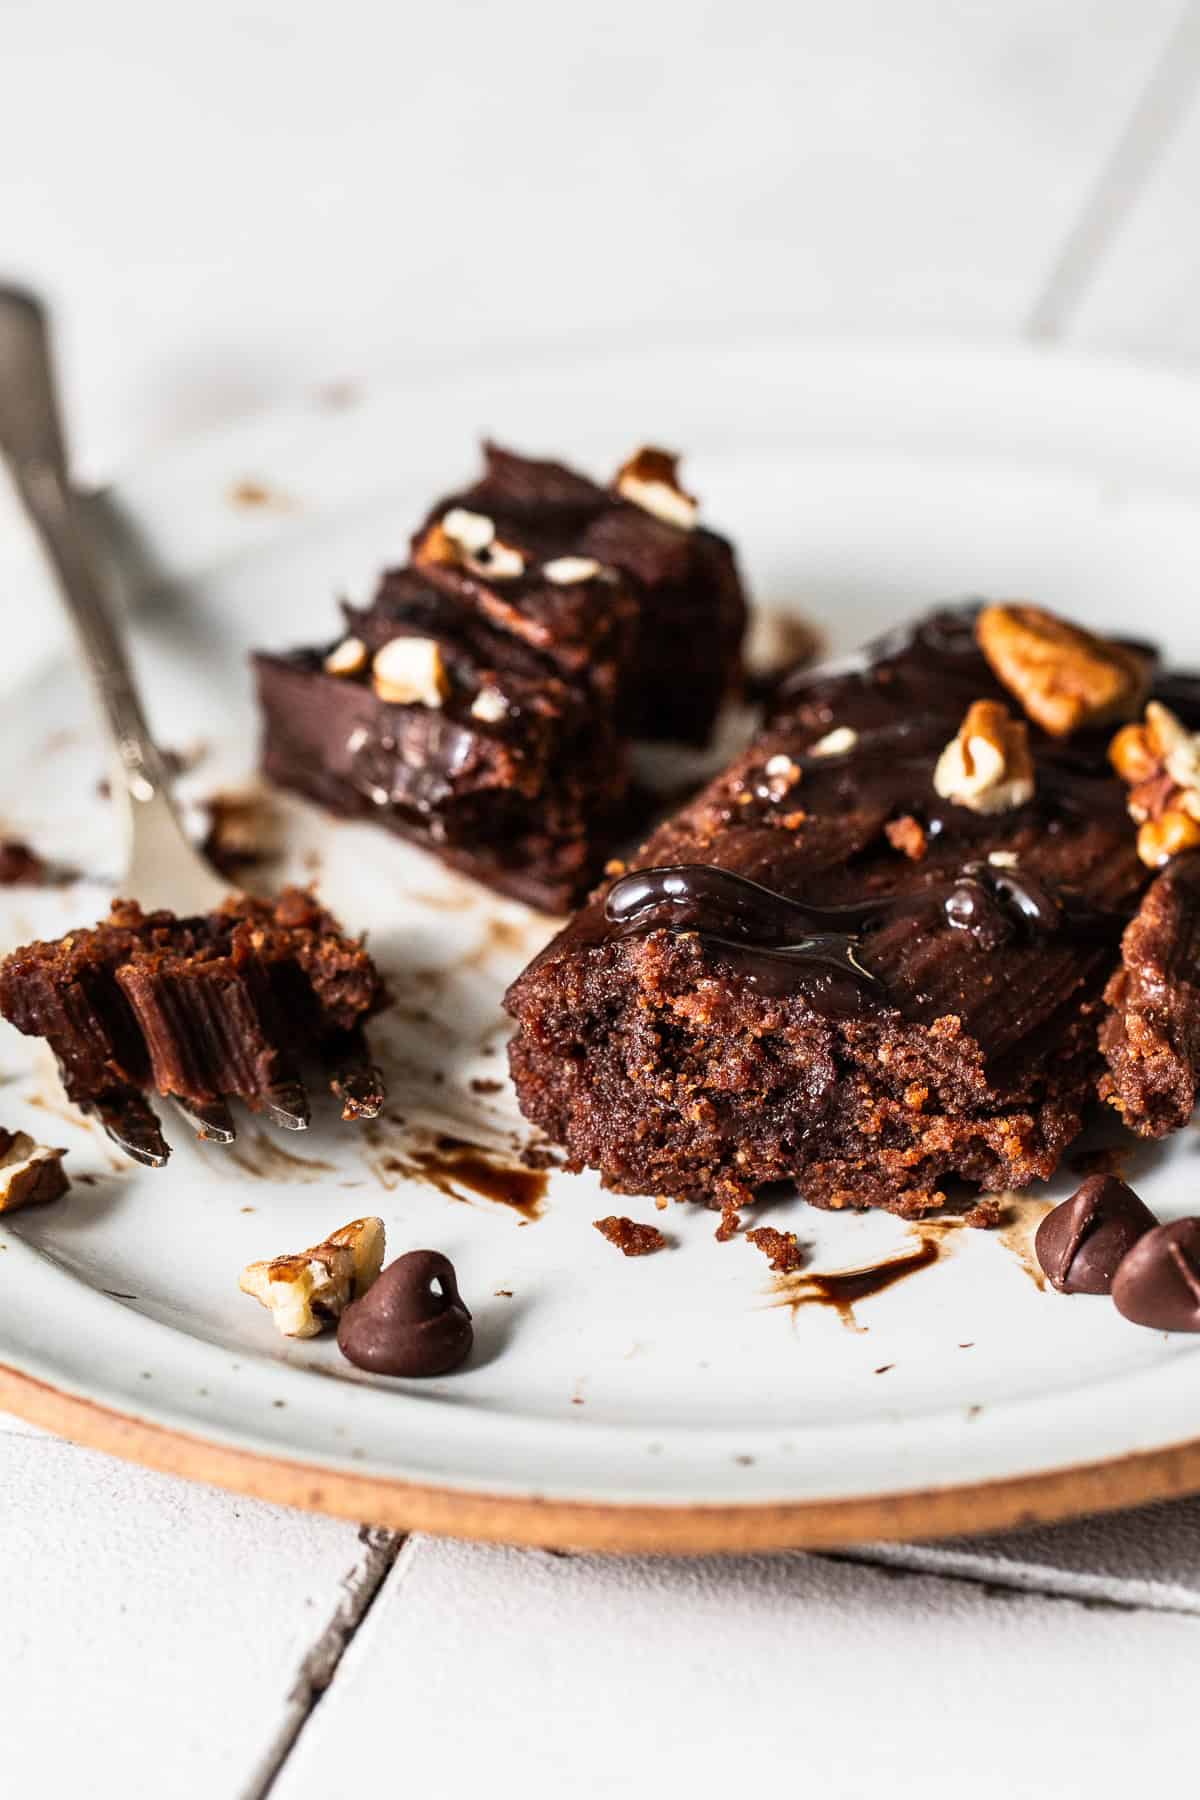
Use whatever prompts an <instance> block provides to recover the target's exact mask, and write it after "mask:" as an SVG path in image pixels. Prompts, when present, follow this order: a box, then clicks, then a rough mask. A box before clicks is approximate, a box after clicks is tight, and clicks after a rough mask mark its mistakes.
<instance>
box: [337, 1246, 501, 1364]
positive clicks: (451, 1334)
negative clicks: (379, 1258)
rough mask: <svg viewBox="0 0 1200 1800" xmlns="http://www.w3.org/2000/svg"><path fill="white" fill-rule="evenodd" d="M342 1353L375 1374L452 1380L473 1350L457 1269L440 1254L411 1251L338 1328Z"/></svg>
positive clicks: (387, 1271)
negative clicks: (452, 1376)
mask: <svg viewBox="0 0 1200 1800" xmlns="http://www.w3.org/2000/svg"><path fill="white" fill-rule="evenodd" d="M337 1337H338V1348H339V1349H340V1351H341V1353H342V1355H343V1356H344V1357H346V1359H347V1360H348V1361H349V1362H352V1363H356V1364H357V1365H358V1367H359V1368H360V1369H370V1370H371V1372H372V1373H373V1374H375V1375H446V1374H449V1372H450V1370H451V1369H456V1368H457V1367H458V1365H459V1363H461V1362H462V1361H464V1359H465V1358H466V1356H467V1353H468V1351H469V1350H470V1348H471V1343H472V1339H473V1337H474V1331H473V1328H472V1325H471V1315H470V1313H469V1312H468V1310H467V1308H466V1307H465V1306H464V1305H463V1302H462V1299H461V1297H460V1296H459V1292H458V1277H457V1276H456V1275H455V1273H454V1265H453V1263H452V1262H451V1261H450V1259H449V1258H448V1257H445V1256H443V1255H442V1254H441V1252H440V1251H438V1250H410V1251H409V1252H408V1254H407V1256H400V1257H397V1259H396V1261H395V1262H394V1263H392V1264H391V1265H390V1266H389V1267H388V1268H386V1269H385V1270H384V1271H383V1273H382V1275H380V1276H379V1278H378V1280H377V1281H376V1282H375V1284H374V1286H372V1287H370V1288H368V1289H367V1291H366V1293H365V1294H364V1295H363V1296H362V1299H361V1300H355V1301H353V1302H352V1303H351V1304H350V1305H349V1306H348V1307H347V1308H346V1310H345V1312H344V1313H343V1314H342V1317H341V1320H340V1322H339V1324H338V1334H337Z"/></svg>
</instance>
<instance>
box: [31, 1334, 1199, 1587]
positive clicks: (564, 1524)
mask: <svg viewBox="0 0 1200 1800" xmlns="http://www.w3.org/2000/svg"><path fill="white" fill-rule="evenodd" d="M0 1409H3V1410H5V1411H7V1412H10V1413H15V1414H17V1416H18V1417H20V1418H22V1419H26V1420H28V1421H29V1422H30V1423H31V1424H34V1425H40V1426H42V1427H44V1428H45V1429H46V1430H48V1431H51V1432H54V1433H55V1434H56V1436H58V1437H63V1438H68V1439H70V1440H71V1441H72V1442H74V1443H77V1444H83V1445H86V1446H87V1447H88V1448H89V1449H93V1450H104V1451H107V1452H108V1453H109V1454H110V1455H113V1456H120V1457H123V1458H124V1459H125V1460H126V1461H127V1462H133V1463H139V1464H141V1465H142V1466H143V1467H145V1468H149V1469H157V1470H159V1471H161V1472H162V1473H163V1474H167V1475H180V1476H183V1477H185V1478H186V1479H188V1480H191V1481H203V1482H208V1483H210V1484H212V1485H213V1486H216V1487H222V1488H228V1489H230V1490H231V1491H232V1492H234V1493H240V1494H249V1495H252V1496H253V1497H254V1498H255V1499H258V1500H268V1501H273V1502H275V1503H276V1504H278V1505H281V1506H295V1507H300V1508H303V1509H304V1510H306V1511H308V1512H318V1513H329V1514H333V1515H334V1516H336V1517H338V1518H343V1519H350V1520H353V1521H354V1522H355V1523H356V1524H369V1525H378V1526H383V1527H385V1528H387V1529H390V1530H393V1531H426V1532H431V1533H433V1534H435V1535H437V1536H441V1537H458V1538H470V1539H474V1540H476V1541H478V1542H483V1543H493V1544H514V1545H520V1546H523V1547H530V1548H540V1549H549V1550H587V1551H598V1552H603V1553H607V1554H621V1555H651V1554H652V1555H671V1556H689V1555H692V1556H694V1555H701V1554H706V1553H712V1552H717V1551H720V1552H725V1553H739V1552H748V1551H758V1550H791V1549H834V1548H837V1547H840V1546H846V1545H850V1544H856V1543H863V1542H866V1541H869V1540H870V1539H872V1538H890V1539H897V1540H902V1539H909V1538H934V1537H951V1536H958V1535H963V1534H968V1533H972V1532H981V1531H997V1530H1002V1529H1013V1528H1017V1527H1020V1526H1025V1525H1035V1524H1043V1525H1044V1524H1050V1523H1053V1522H1054V1521H1056V1520H1061V1519H1068V1518H1075V1517H1078V1516H1080V1515H1082V1514H1086V1513H1098V1512H1112V1511H1115V1510H1117V1509H1119V1508H1121V1507H1127V1506H1136V1505H1142V1504H1145V1503H1146V1502H1148V1501H1152V1500H1168V1499H1180V1498H1182V1497H1183V1496H1184V1495H1187V1494H1194V1493H1197V1492H1200V1438H1198V1439H1191V1440H1190V1441H1188V1442H1187V1443H1182V1444H1173V1445H1169V1446H1168V1447H1167V1448H1165V1449H1160V1450H1150V1451H1141V1452H1138V1453H1136V1454H1133V1455H1129V1456H1121V1457H1116V1458H1114V1459H1112V1460H1110V1461H1108V1462H1099V1463H1084V1464H1079V1465H1076V1466H1074V1467H1071V1468H1066V1469H1053V1470H1049V1471H1045V1472H1043V1473H1041V1474H1036V1475H1024V1476H1017V1477H1013V1478H1010V1479H1006V1480H1002V1481H986V1482H978V1483H974V1484H968V1485H965V1486H957V1487H940V1488H927V1489H912V1490H909V1491H907V1492H904V1493H898V1494H880V1495H875V1496H858V1497H855V1498H853V1499H847V1500H816V1501H812V1500H810V1501H804V1502H799V1503H791V1502H783V1503H777V1504H763V1503H761V1502H754V1503H751V1504H747V1505H744V1506H679V1505H669V1504H664V1505H654V1506H639V1505H619V1504H612V1505H605V1504H598V1503H594V1502H588V1501H576V1500H554V1499H546V1498H543V1497H541V1496H538V1495H532V1494H531V1495H512V1494H482V1493H472V1492H464V1491H462V1490H461V1489H454V1488H442V1487H427V1486H424V1485H419V1484H417V1483H413V1482H405V1481H393V1480H389V1479H387V1478H386V1477H381V1476H377V1475H366V1474H363V1475H357V1474H353V1473H351V1472H348V1471H345V1470H340V1469H326V1468H322V1467H320V1466H319V1465H316V1464H312V1463H302V1462H293V1461H289V1460H285V1459H281V1458H278V1457H271V1456H263V1455H260V1454H259V1453H258V1452H256V1451H250V1450H240V1449H236V1448H233V1447H232V1446H229V1445H225V1444H218V1443H213V1442H211V1441H209V1440H207V1439H204V1438H198V1437H193V1436H192V1435H191V1434H190V1433H188V1432H182V1431H174V1430H170V1429H168V1428H167V1427H165V1426H161V1425H151V1424H148V1423H146V1421H144V1420H142V1419H136V1418H132V1417H130V1416H128V1415H127V1414H125V1413H120V1412H116V1411H114V1410H113V1409H111V1408H110V1407H106V1406H100V1405H98V1404H97V1403H96V1402H95V1401H93V1400H86V1399H83V1398H81V1397H79V1396H78V1395H74V1394H69V1393H65V1392H63V1391H62V1390H61V1389H59V1388H55V1387H52V1386H50V1385H49V1384H48V1383H46V1382H43V1381H38V1380H36V1379H35V1378H34V1377H33V1376H31V1375H25V1374H23V1373H22V1372H21V1371H20V1370H18V1369H13V1368H9V1367H7V1366H6V1365H4V1364H0Z"/></svg>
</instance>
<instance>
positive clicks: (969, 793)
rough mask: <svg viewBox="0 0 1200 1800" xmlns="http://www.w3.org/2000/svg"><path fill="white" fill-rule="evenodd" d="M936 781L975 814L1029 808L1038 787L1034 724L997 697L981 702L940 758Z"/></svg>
mask: <svg viewBox="0 0 1200 1800" xmlns="http://www.w3.org/2000/svg"><path fill="white" fill-rule="evenodd" d="M933 785H934V788H935V790H936V791H937V792H938V793H939V794H940V795H941V797H942V799H943V800H952V801H953V802H954V803H955V805H956V806H966V807H969V808H970V810H971V811H972V812H977V813H1000V812H1008V811H1010V810H1011V809H1012V808H1013V807H1015V806H1024V805H1025V803H1026V801H1028V800H1032V798H1033V791H1034V774H1033V758H1032V756H1031V755H1030V754H1029V727H1028V726H1027V725H1026V724H1025V721H1024V720H1023V719H1014V718H1013V716H1012V714H1011V713H1010V712H1009V710H1008V708H1007V707H1006V706H1001V704H1000V702H999V701H998V700H976V701H975V702H974V704H973V705H972V706H971V707H970V709H969V710H968V712H967V716H966V718H965V719H964V720H963V722H962V724H961V725H960V726H959V730H958V736H957V737H956V738H952V739H951V740H950V742H949V743H948V744H947V745H946V748H945V749H944V750H943V751H942V754H941V755H940V756H939V758H938V762H937V768H936V769H935V770H934V772H933Z"/></svg>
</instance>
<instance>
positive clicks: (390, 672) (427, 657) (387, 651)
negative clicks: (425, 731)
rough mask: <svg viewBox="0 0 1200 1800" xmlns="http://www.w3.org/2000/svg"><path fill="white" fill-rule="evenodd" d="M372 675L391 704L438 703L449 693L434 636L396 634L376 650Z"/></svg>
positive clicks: (448, 679)
mask: <svg viewBox="0 0 1200 1800" xmlns="http://www.w3.org/2000/svg"><path fill="white" fill-rule="evenodd" d="M371 678H372V681H373V682H374V686H375V692H376V693H377V694H378V695H379V698H380V699H381V700H387V701H389V702H390V703H391V704H392V705H393V706H440V705H441V704H442V702H443V701H444V700H445V699H446V697H447V695H448V694H449V692H450V678H449V676H448V675H447V673H446V665H445V663H444V662H443V661H442V652H441V650H440V648H439V647H438V645H437V643H436V642H435V640H434V639H433V638H419V637H395V638H391V639H389V641H388V642H387V643H386V644H384V645H383V647H382V649H379V650H377V651H376V652H375V660H374V662H373V663H372V664H371Z"/></svg>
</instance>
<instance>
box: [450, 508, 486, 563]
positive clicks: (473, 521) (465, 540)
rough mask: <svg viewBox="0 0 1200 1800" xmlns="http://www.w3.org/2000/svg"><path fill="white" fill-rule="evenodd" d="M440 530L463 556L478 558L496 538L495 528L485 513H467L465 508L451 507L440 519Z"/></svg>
mask: <svg viewBox="0 0 1200 1800" xmlns="http://www.w3.org/2000/svg"><path fill="white" fill-rule="evenodd" d="M442 530H443V531H444V532H445V534H446V536H447V537H448V538H449V539H450V541H451V543H453V544H456V545H457V546H458V548H459V549H460V550H461V551H462V552H463V554H464V555H465V556H478V555H479V553H480V552H481V551H482V550H486V549H487V548H488V546H489V544H491V543H492V542H493V540H494V539H495V536H496V526H495V522H494V521H493V520H492V519H489V518H488V516H487V514H486V513H476V512H468V511H467V509H466V507H465V506H452V507H451V508H450V511H449V512H448V513H446V515H445V516H444V518H443V519H442Z"/></svg>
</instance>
